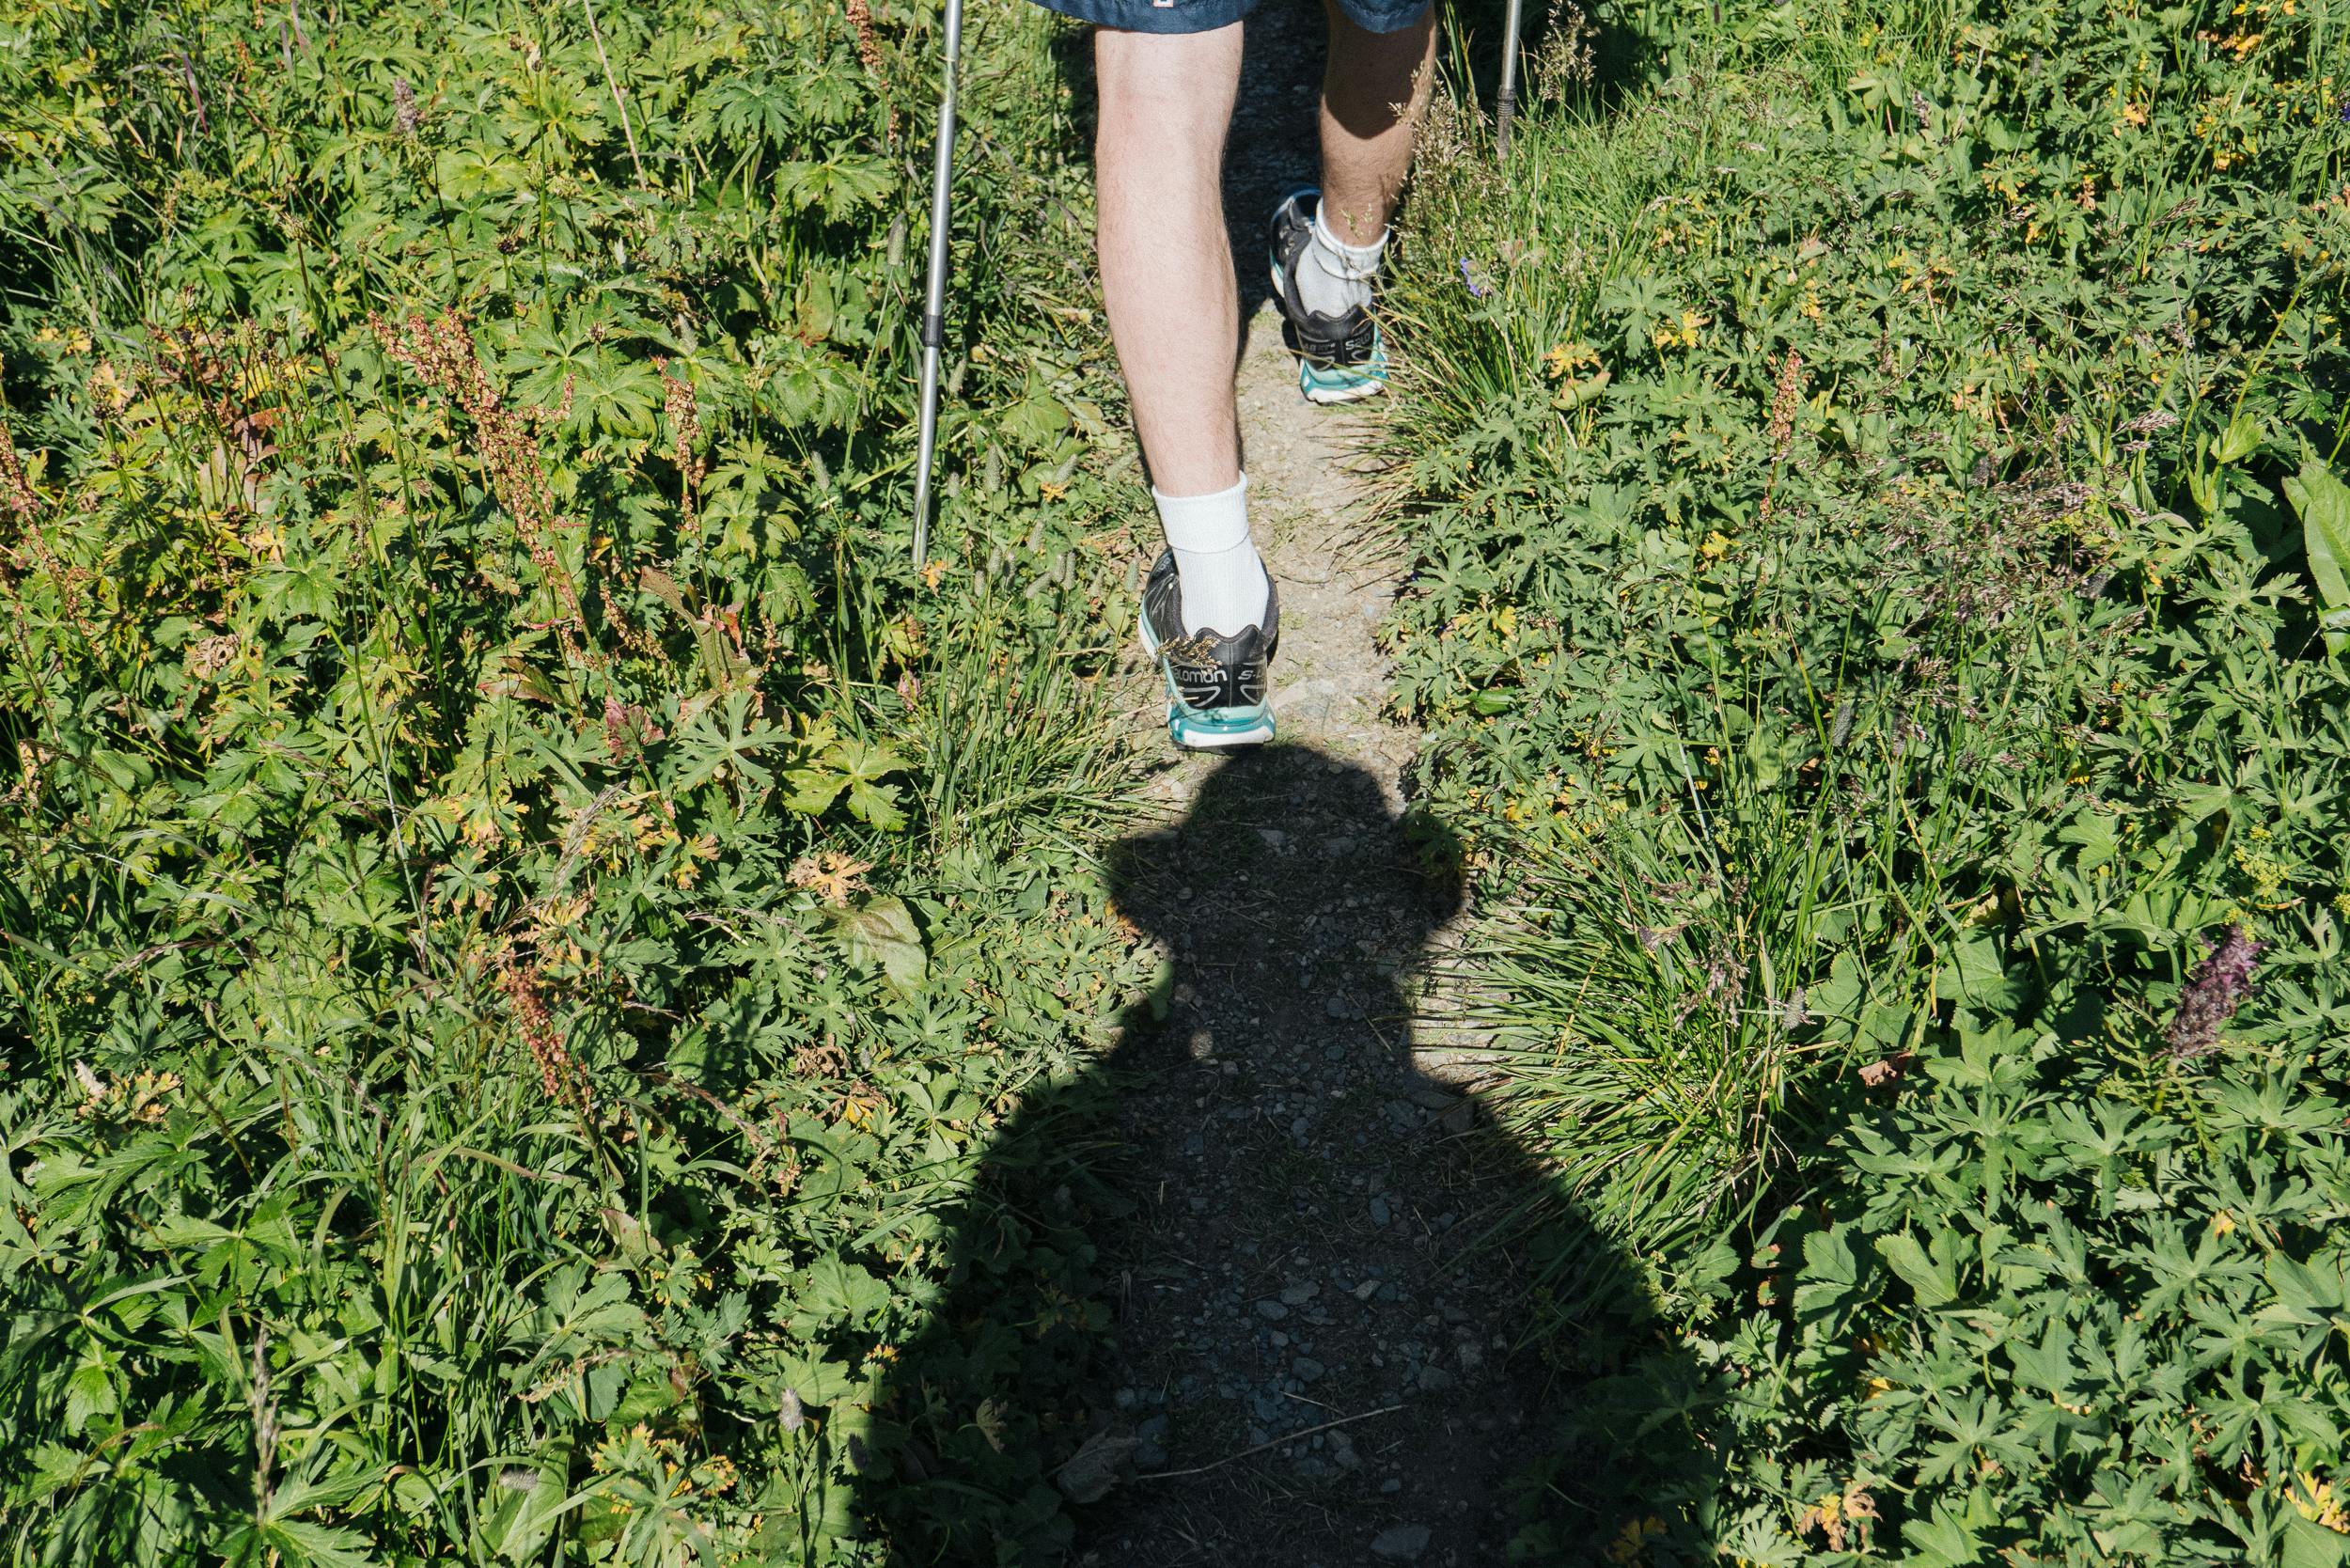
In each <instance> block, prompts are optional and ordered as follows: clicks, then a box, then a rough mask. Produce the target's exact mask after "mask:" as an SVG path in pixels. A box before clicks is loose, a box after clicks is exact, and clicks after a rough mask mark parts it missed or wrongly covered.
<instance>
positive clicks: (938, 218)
mask: <svg viewBox="0 0 2350 1568" xmlns="http://www.w3.org/2000/svg"><path fill="white" fill-rule="evenodd" d="M1512 3H1515V0H1512ZM962 55H963V0H947V71H946V80H945V81H944V82H943V83H942V84H941V85H940V87H939V90H938V142H937V145H936V147H935V148H934V149H932V161H931V271H930V287H929V290H928V291H927V292H926V293H925V294H924V296H923V301H922V411H921V416H920V443H919V450H918V451H917V455H916V458H915V472H914V564H915V567H916V568H917V570H919V569H920V567H921V566H922V564H923V557H925V556H927V555H928V554H929V553H930V542H931V462H932V459H933V458H934V457H935V456H936V455H937V451H938V352H939V348H940V346H941V345H942V344H943V343H944V342H945V341H946V337H947V321H946V314H947V241H948V218H947V208H948V192H949V190H950V188H951V187H952V185H953V183H954V177H955V66H956V63H957V61H958V60H960V59H961V58H962Z"/></svg>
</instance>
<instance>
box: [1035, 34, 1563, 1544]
mask: <svg viewBox="0 0 2350 1568" xmlns="http://www.w3.org/2000/svg"><path fill="white" fill-rule="evenodd" d="M1260 16H1261V21H1258V20H1252V22H1251V24H1250V31H1249V35H1248V54H1249V59H1248V67H1247V69H1248V76H1247V78H1246V86H1244V98H1243V102H1242V107H1241V112H1240V117H1239V121H1238V123H1237V124H1236V126H1235V128H1234V133H1233V157H1232V161H1231V166H1230V170H1229V172H1228V177H1227V202H1228V208H1229V210H1230V212H1231V214H1232V217H1233V222H1234V227H1235V230H1236V232H1235V235H1234V243H1235V249H1236V251H1237V254H1238V256H1239V258H1240V261H1241V279H1242V290H1243V292H1242V298H1243V301H1244V309H1245V310H1253V314H1252V316H1251V321H1250V327H1249V334H1248V345H1247V350H1246V355H1245V358H1244V362H1243V366H1242V369H1241V376H1240V407H1241V428H1242V432H1243V437H1244V440H1245V441H1246V466H1247V471H1248V475H1249V483H1250V495H1251V502H1252V510H1253V516H1254V519H1255V523H1256V528H1257V534H1258V538H1259V541H1260V543H1261V546H1262V547H1264V548H1265V549H1266V554H1267V558H1268V560H1269V562H1270V564H1271V567H1272V570H1273V573H1274V576H1275V578H1276V579H1277V582H1278V584H1279V588H1280V595H1281V611H1282V614H1281V622H1282V640H1281V649H1280V656H1279V659H1278V661H1277V664H1276V666H1275V671H1274V678H1275V682H1276V697H1275V707H1276V712H1277V715H1278V719H1279V725H1280V740H1279V742H1278V743H1277V745H1272V746H1268V747H1265V748H1263V749H1262V750H1261V751H1258V752H1254V753H1249V754H1244V755H1241V756H1239V757H1235V758H1230V759H1220V758H1211V757H1189V758H1176V757H1172V756H1170V757H1169V759H1168V760H1167V763H1166V764H1165V765H1164V766H1163V768H1162V769H1161V771H1159V772H1158V773H1157V774H1156V775H1155V776H1153V777H1152V779H1151V780H1150V782H1149V784H1148V785H1147V787H1146V789H1145V795H1146V798H1148V799H1150V800H1151V801H1152V802H1153V803H1154V804H1155V805H1156V806H1158V807H1159V808H1161V809H1162V810H1163V811H1164V813H1165V822H1164V825H1162V826H1158V827H1156V828H1155V829H1153V830H1151V831H1147V832H1143V833H1140V834H1137V835H1136V837H1134V838H1132V839H1128V840H1126V841H1125V842H1124V843H1122V844H1120V845H1119V846H1117V849H1116V851H1115V852H1114V853H1113V855H1111V857H1110V866H1111V876H1112V884H1113V892H1114V896H1115V899H1116V902H1117V903H1118V905H1119V907H1120V910H1121V911H1122V912H1123V913H1124V914H1125V915H1126V916H1127V917H1129V918H1130V919H1132V920H1134V921H1135V922H1136V924H1137V925H1138V926H1140V927H1141V928H1142V929H1143V930H1144V931H1145V932H1147V933H1149V934H1150V935H1151V936H1152V938H1154V939H1155V940H1156V941H1157V942H1159V943H1160V944H1162V945H1163V947H1164V949H1165V950H1166V952H1167V956H1168V958H1169V960H1170V962H1171V964H1172V967H1173V971H1174V980H1175V989H1174V996H1173V1002H1172V1005H1171V1007H1170V1008H1169V1010H1168V1011H1167V1016H1166V1018H1165V1019H1164V1020H1163V1021H1159V1022H1138V1023H1136V1025H1135V1027H1132V1028H1131V1029H1130V1031H1129V1033H1128V1035H1127V1038H1126V1039H1125V1041H1124V1042H1123V1043H1122V1044H1121V1045H1120V1049H1119V1050H1118V1052H1117V1054H1116V1057H1115V1058H1114V1059H1113V1062H1112V1071H1113V1072H1114V1074H1117V1076H1118V1080H1119V1082H1120V1112H1119V1123H1118V1128H1117V1132H1118V1138H1119V1142H1120V1153H1119V1156H1118V1157H1117V1159H1116V1161H1115V1167H1114V1169H1113V1170H1112V1172H1111V1176H1112V1180H1113V1182H1114V1183H1115V1184H1116V1185H1117V1186H1118V1188H1119V1189H1120V1193H1121V1194H1122V1196H1123V1197H1124V1198H1125V1200H1127V1201H1128V1202H1130V1203H1131V1204H1132V1211H1131V1213H1130V1214H1129V1215H1127V1217H1126V1218H1124V1219H1123V1220H1121V1221H1120V1222H1119V1223H1117V1224H1116V1225H1114V1226H1111V1227H1109V1228H1107V1229H1105V1230H1104V1231H1100V1232H1099V1233H1097V1235H1096V1241H1097V1243H1098V1244H1099V1246H1100V1247H1101V1249H1102V1254H1103V1256H1102V1262H1103V1264H1104V1265H1105V1271H1106V1272H1107V1274H1108V1276H1109V1278H1110V1279H1111V1280H1112V1281H1113V1284H1114V1286H1115V1289H1116V1293H1117V1294H1116V1297H1115V1306H1116V1309H1117V1313H1118V1319H1117V1324H1116V1327H1115V1330H1114V1337H1113V1342H1112V1343H1111V1344H1110V1345H1109V1346H1107V1347H1105V1352H1104V1354H1103V1355H1102V1356H1100V1357H1099V1358H1098V1361H1097V1365H1098V1367H1099V1373H1098V1388H1096V1390H1095V1396H1094V1399H1093V1401H1092V1403H1094V1406H1095V1408H1096V1409H1097V1410H1098V1411H1100V1412H1101V1419H1102V1421H1103V1422H1104V1424H1105V1430H1106V1432H1107V1433H1108V1434H1109V1435H1110V1436H1111V1437H1112V1439H1113V1440H1115V1441H1119V1442H1123V1441H1125V1440H1127V1439H1132V1441H1133V1443H1134V1445H1135V1446H1134V1447H1133V1449H1132V1450H1131V1451H1130V1452H1129V1454H1128V1456H1127V1463H1126V1464H1125V1466H1123V1467H1122V1470H1121V1472H1120V1476H1119V1478H1118V1480H1117V1481H1116V1482H1115V1484H1114V1485H1112V1486H1111V1488H1110V1489H1109V1490H1108V1491H1107V1492H1106V1494H1105V1495H1103V1496H1101V1497H1099V1498H1098V1499H1097V1500H1093V1501H1090V1502H1089V1503H1088V1504H1087V1505H1086V1506H1084V1507H1083V1508H1081V1509H1080V1511H1079V1530H1078V1544H1077V1548H1076V1551H1075V1552H1074V1553H1073V1560H1074V1561H1076V1562H1080V1563H1084V1564H1089V1565H1099V1568H1129V1565H1132V1568H1152V1565H1174V1564H1189V1563H1247V1564H1250V1565H1252V1568H1285V1565H1297V1568H1308V1565H1317V1564H1318V1565H1324V1568H1339V1565H1340V1564H1356V1563H1377V1562H1384V1561H1400V1562H1410V1561H1418V1562H1426V1563H1447V1564H1469V1563H1496V1562H1499V1561H1500V1560H1502V1556H1503V1549H1504V1547H1505V1545H1506V1544H1507V1542H1508V1540H1509V1537H1510V1534H1511V1532H1512V1527H1513V1513H1514V1510H1513V1508H1512V1499H1511V1497H1509V1495H1508V1491H1507V1485H1506V1483H1507V1482H1508V1481H1509V1479H1510V1478H1511V1477H1512V1475H1513V1474H1515V1473H1516V1472H1517V1471H1518V1469H1519V1468H1520V1466H1522V1464H1523V1462H1524V1461H1525V1459H1526V1458H1528V1456H1529V1445H1530V1444H1531V1443H1533V1442H1536V1441H1539V1422H1538V1421H1537V1420H1536V1419H1535V1409H1536V1402H1537V1400H1538V1398H1539V1396H1540V1390H1541V1388H1542V1386H1543V1382H1544V1378H1543V1372H1542V1369H1541V1368H1540V1367H1539V1366H1537V1365H1529V1364H1528V1363H1529V1362H1531V1361H1532V1360H1533V1357H1531V1356H1513V1355H1512V1351H1513V1347H1514V1346H1515V1345H1516V1344H1517V1343H1518V1341H1519V1339H1520V1337H1521V1335H1520V1325H1519V1313H1518V1309H1517V1307H1516V1305H1515V1304H1516V1302H1517V1300H1518V1298H1519V1296H1520V1294H1521V1291H1522V1285H1521V1282H1520V1281H1519V1280H1518V1279H1517V1278H1516V1277H1515V1275H1514V1273H1513V1270H1512V1265H1511V1262H1510V1260H1508V1259H1507V1258H1505V1257H1503V1256H1500V1255H1498V1254H1496V1253H1494V1252H1492V1251H1490V1250H1486V1251H1478V1252H1474V1253H1472V1252H1471V1251H1470V1249H1469V1244H1470V1243H1471V1241H1472V1240H1473V1238H1474V1237H1475V1236H1476V1235H1477V1233H1478V1232H1480V1231H1481V1230H1482V1229H1483V1227H1484V1224H1485V1223H1486V1222H1488V1221H1489V1220H1490V1219H1491V1218H1492V1217H1493V1216H1494V1215H1496V1214H1497V1213H1499V1212H1500V1211H1502V1210H1504V1209H1506V1208H1507V1207H1508V1206H1509V1205H1510V1204H1511V1203H1512V1202H1513V1201H1515V1200H1520V1199H1523V1198H1525V1197H1527V1196H1528V1195H1529V1194H1530V1193H1532V1192H1533V1191H1534V1190H1535V1189H1536V1187H1537V1184H1538V1182H1539V1178H1538V1177H1537V1176H1536V1174H1535V1173H1534V1172H1533V1171H1531V1170H1530V1169H1529V1168H1527V1167H1526V1166H1525V1164H1524V1163H1523V1162H1522V1161H1521V1160H1520V1159H1519V1158H1518V1157H1517V1156H1516V1155H1515V1154H1514V1152H1512V1150H1511V1149H1510V1148H1509V1147H1508V1145H1507V1143H1506V1140H1504V1139H1503V1138H1502V1137H1500V1136H1499V1135H1498V1134H1496V1132H1494V1131H1493V1130H1492V1129H1491V1127H1490V1126H1489V1125H1488V1124H1487V1123H1486V1122H1485V1121H1484V1119H1483V1118H1482V1116H1481V1112H1480V1109H1479V1107H1478V1105H1476V1103H1475V1101H1474V1099H1473V1097H1472V1098H1465V1097H1464V1096H1463V1093H1462V1092H1461V1089H1462V1087H1463V1086H1461V1085H1459V1084H1458V1083H1457V1082H1450V1083H1449V1082H1446V1081H1442V1079H1441V1078H1440V1076H1439V1075H1438V1072H1439V1069H1438V1067H1437V1063H1436V1062H1435V1060H1434V1057H1435V1053H1433V1052H1426V1051H1421V1050H1418V1049H1417V1048H1416V1046H1415V1040H1414V1014H1415V1011H1417V1010H1416V1005H1415V1001H1416V993H1417V992H1418V990H1419V989H1421V988H1420V986H1419V984H1418V981H1417V980H1416V979H1415V976H1416V974H1417V972H1418V968H1419V966H1420V964H1421V961H1422V959H1423V957H1424V954H1425V952H1426V950H1427V949H1428V946H1429V944H1430V943H1431V942H1432V941H1433V940H1434V939H1436V938H1437V937H1438V936H1439V934H1440V933H1442V932H1443V931H1444V930H1445V929H1446V928H1447V926H1448V925H1449V923H1450V922H1451V921H1452V919H1453V917H1454V915H1455V907H1454V895H1453V893H1452V890H1451V888H1452V879H1451V878H1450V877H1449V875H1447V874H1446V871H1447V865H1446V857H1445V855H1444V852H1443V849H1442V846H1441V845H1432V844H1429V843H1426V842H1424V841H1423V842H1414V841H1410V840H1409V839H1408V837H1407V834H1406V832H1405V830H1404V826H1403V820H1402V812H1403V807H1404V798H1403V792H1402V787H1401V785H1402V781H1401V776H1402V770H1403V769H1404V768H1405V766H1406V765H1407V764H1408V762H1409V760H1410V759H1411V757H1412V755H1413V746H1414V740H1415V737H1414V735H1413V733H1412V732H1411V731H1410V730H1409V729H1405V728H1402V727H1400V726H1398V725H1397V724H1396V723H1394V722H1393V721H1392V720H1391V719H1390V718H1388V717H1387V716H1385V715H1384V714H1383V712H1382V704H1383V699H1384V697H1385V693H1386V682H1387V668H1386V662H1385V660H1384V659H1383V658H1382V657H1381V655H1380V654H1379V652H1378V651H1377V649H1376V648H1375V647H1374V645H1373V643H1372V640H1371V634H1372V631H1373V629H1374V627H1375V626H1376V625H1377V623H1378V621H1379V619H1380V618H1381V616H1382V615H1383V614H1384V613H1385V611H1386V610H1387V607H1388V605H1389V604H1390V603H1391V602H1392V598H1393V594H1394V591H1395V587H1396V583H1397V580H1398V572H1399V570H1400V561H1399V551H1398V550H1397V548H1396V546H1395V544H1394V542H1393V541H1392V540H1390V539H1387V538H1386V537H1385V536H1383V535H1381V534H1380V533H1379V532H1378V531H1377V530H1375V529H1373V528H1371V526H1369V525H1367V524H1366V522H1365V520H1364V517H1363V515H1362V508H1361V506H1360V493H1361V485H1362V479H1361V478H1360V476H1359V473H1358V472H1357V471H1356V470H1357V467H1358V463H1359V460H1355V459H1351V458H1350V456H1349V452H1350V448H1351V445H1352V440H1353V438H1355V437H1358V436H1359V434H1360V431H1361V428H1362V427H1361V421H1363V420H1365V419H1375V418H1376V417H1377V416H1378V413H1377V405H1376V404H1373V405H1371V406H1370V407H1369V408H1368V409H1367V410H1365V411H1361V412H1355V413H1348V412H1340V411H1332V410H1326V409H1320V408H1316V407H1313V406H1311V405H1309V404H1308V403H1307V402H1305V401H1304V400H1303V399H1301V398H1300V397H1299V396H1298V392H1297V384H1296V369H1295V365H1294V362H1293V360H1292V359H1291V357H1290V356H1289V354H1288V353H1286V352H1285V351H1284V350H1283V349H1282V347H1281V343H1280V336H1279V331H1278V325H1277V318H1276V316H1275V315H1274V313H1273V312H1272V310H1271V309H1270V308H1269V307H1265V308H1255V307H1257V306H1261V302H1262V301H1263V298H1264V283H1263V279H1262V272H1263V262H1262V224H1263V220H1264V216H1265V214H1266V213H1267V212H1269V211H1270V210H1271V208H1272V206H1273V204H1274V202H1275V201H1277V199H1278V198H1279V197H1280V196H1282V195H1283V194H1284V193H1285V192H1287V191H1288V190H1290V189H1292V188H1293V187H1294V186H1295V185H1297V184H1300V183H1308V182H1310V180H1311V178H1312V172H1313V147H1314V142H1313V134H1314V132H1313V106H1314V102H1315V84H1316V82H1317V80H1318V76H1319V71H1320V66H1321V58H1322V25H1321V22H1320V19H1319V17H1318V16H1316V15H1313V14H1311V13H1309V12H1308V11H1307V10H1306V9H1305V8H1303V7H1293V6H1277V7H1267V8H1265V10H1264V11H1262V12H1261V13H1260ZM1135 682H1136V691H1137V693H1138V694H1144V693H1148V692H1149V691H1151V690H1152V686H1151V684H1150V677H1149V676H1148V675H1147V674H1146V673H1145V672H1143V671H1142V670H1140V669H1139V668H1137V669H1136V672H1135ZM1159 712H1160V710H1158V709H1157V708H1155V707H1154V708H1152V710H1151V711H1150V712H1149V713H1142V714H1139V715H1138V722H1143V723H1149V724H1153V725H1155V723H1156V722H1157V717H1158V714H1159ZM1161 744H1163V743H1161ZM1445 1076H1449V1077H1452V1078H1455V1079H1457V1077H1458V1074H1457V1072H1455V1073H1452V1074H1445ZM1334 1422H1336V1423H1343V1424H1338V1425H1326V1423H1334ZM1325 1426H1326V1430H1319V1431H1317V1430H1315V1429H1318V1428H1324V1427H1325ZM1293 1434H1294V1435H1296V1436H1295V1437H1294V1439H1293V1440H1289V1441H1283V1439H1285V1438H1288V1437H1289V1436H1290V1435H1293ZM1251 1450H1254V1451H1251ZM1185 1472H1191V1473H1185ZM1086 1490H1088V1491H1090V1490H1091V1489H1090V1488H1086Z"/></svg>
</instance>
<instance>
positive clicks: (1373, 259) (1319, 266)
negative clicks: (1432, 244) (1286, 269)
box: [1296, 204, 1387, 316]
mask: <svg viewBox="0 0 2350 1568" xmlns="http://www.w3.org/2000/svg"><path fill="white" fill-rule="evenodd" d="M1386 250H1387V230H1386V229H1384V228H1383V229H1381V230H1380V231H1379V238H1377V239H1376V240H1373V241H1372V242H1371V243H1369V244H1367V245H1350V244H1348V243H1346V242H1344V241H1343V240H1340V238H1339V237H1338V236H1337V235H1336V234H1333V233H1331V232H1330V228H1329V226H1328V225H1327V224H1324V222H1323V221H1322V209H1321V207H1320V205H1319V204H1317V205H1316V206H1315V208H1314V230H1313V239H1312V240H1311V241H1310V242H1308V244H1307V246H1306V248H1305V249H1304V250H1302V251H1300V252H1298V254H1297V278H1296V287H1297V298H1298V300H1299V302H1300V303H1302V304H1303V305H1304V306H1306V308H1307V309H1308V310H1311V311H1313V312H1315V313H1316V314H1318V315H1323V316H1343V315H1345V314H1346V313H1347V312H1348V311H1350V310H1352V309H1354V308H1355V306H1369V305H1370V304H1371V279H1372V278H1375V277H1377V276H1378V275H1379V258H1380V257H1381V255H1383V254H1384V253H1385V252H1386Z"/></svg>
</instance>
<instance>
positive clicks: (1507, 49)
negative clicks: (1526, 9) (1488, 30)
mask: <svg viewBox="0 0 2350 1568" xmlns="http://www.w3.org/2000/svg"><path fill="white" fill-rule="evenodd" d="M1523 3H1524V0H1510V8H1509V14H1508V15H1507V17H1505V18H1504V19H1503V21H1502V24H1501V91H1500V92H1499V93H1497V94H1496V95H1495V97H1494V156H1495V157H1496V158H1507V157H1508V156H1510V117H1511V116H1512V115H1513V114H1515V113H1517V107H1518V11H1519V7H1520V6H1521V5H1522V4H1523Z"/></svg>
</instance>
